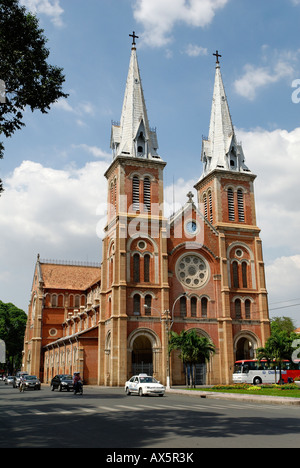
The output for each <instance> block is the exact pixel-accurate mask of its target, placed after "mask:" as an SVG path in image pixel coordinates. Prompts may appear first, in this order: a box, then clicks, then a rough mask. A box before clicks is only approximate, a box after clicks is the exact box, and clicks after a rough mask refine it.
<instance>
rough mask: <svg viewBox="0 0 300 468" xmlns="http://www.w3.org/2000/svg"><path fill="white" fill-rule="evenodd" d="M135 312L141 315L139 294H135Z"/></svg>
mask: <svg viewBox="0 0 300 468" xmlns="http://www.w3.org/2000/svg"><path fill="white" fill-rule="evenodd" d="M133 314H134V315H141V296H140V295H139V294H135V295H134V296H133Z"/></svg>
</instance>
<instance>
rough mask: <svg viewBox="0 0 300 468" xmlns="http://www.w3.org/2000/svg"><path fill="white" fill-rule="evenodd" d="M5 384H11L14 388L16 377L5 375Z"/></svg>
mask: <svg viewBox="0 0 300 468" xmlns="http://www.w3.org/2000/svg"><path fill="white" fill-rule="evenodd" d="M5 385H13V387H14V388H15V386H16V377H15V376H14V375H8V376H7V377H5Z"/></svg>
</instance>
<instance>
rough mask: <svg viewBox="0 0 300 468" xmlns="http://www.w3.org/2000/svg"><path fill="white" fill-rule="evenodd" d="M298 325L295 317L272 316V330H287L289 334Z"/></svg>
mask: <svg viewBox="0 0 300 468" xmlns="http://www.w3.org/2000/svg"><path fill="white" fill-rule="evenodd" d="M295 328H296V326H295V324H294V322H293V319H291V318H290V317H273V318H271V332H273V331H276V330H277V331H284V330H285V331H286V332H287V333H288V334H291V333H293V332H294V330H295Z"/></svg>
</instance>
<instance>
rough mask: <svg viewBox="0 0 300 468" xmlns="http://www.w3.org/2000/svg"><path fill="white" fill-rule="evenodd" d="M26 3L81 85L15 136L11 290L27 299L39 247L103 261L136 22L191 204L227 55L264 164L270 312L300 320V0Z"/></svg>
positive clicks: (170, 155)
mask: <svg viewBox="0 0 300 468" xmlns="http://www.w3.org/2000/svg"><path fill="white" fill-rule="evenodd" d="M22 3H23V4H24V5H25V6H26V7H28V8H30V9H31V10H32V11H34V12H35V13H36V14H37V16H38V17H39V19H40V25H41V27H42V28H43V29H44V30H45V35H46V36H47V38H48V39H49V42H48V47H49V48H50V51H51V53H50V58H49V61H50V62H51V63H52V64H55V65H59V66H61V67H63V68H64V73H65V75H66V83H65V88H64V89H65V91H66V92H68V93H69V94H70V96H69V98H68V99H67V100H61V101H59V102H58V103H55V104H54V105H53V106H52V109H51V111H50V112H49V114H48V115H42V114H40V113H38V112H36V113H33V114H32V113H31V111H30V110H28V111H27V112H26V128H24V129H23V130H21V131H19V132H18V133H16V134H15V135H14V136H13V137H12V138H11V139H9V140H6V141H4V144H5V148H6V151H5V159H4V160H2V161H0V174H1V178H2V179H3V180H4V185H5V192H4V194H3V195H2V197H1V199H0V232H1V234H0V235H1V245H0V262H1V271H0V299H1V300H3V301H5V302H14V303H15V304H16V305H18V306H19V307H21V308H23V309H24V310H27V306H28V302H29V298H30V288H31V282H32V276H33V268H34V264H35V260H36V256H37V254H38V253H40V254H41V257H42V258H48V259H54V258H55V259H63V260H79V261H86V260H89V261H100V260H101V239H100V238H99V237H101V226H102V225H103V202H105V199H106V183H105V179H104V177H103V173H104V171H105V169H106V167H107V166H108V164H109V161H110V158H111V153H110V148H109V143H110V131H111V120H119V119H120V115H121V108H122V102H123V96H124V90H125V83H126V77H127V72H128V65H129V57H130V49H131V39H130V38H129V36H128V35H129V33H131V32H132V31H133V30H134V31H136V34H138V35H139V36H140V39H139V40H138V46H137V47H138V59H139V65H140V70H141V75H142V82H143V88H144V93H145V98H146V104H147V109H148V115H149V119H150V125H151V126H153V127H157V134H158V142H159V153H160V156H161V157H162V158H163V159H164V160H165V161H166V162H167V167H166V169H165V198H166V201H167V202H169V203H172V196H173V195H172V194H173V189H172V184H173V180H174V183H175V186H176V190H175V193H176V202H177V203H178V204H179V205H180V204H182V203H184V202H185V200H186V193H187V192H188V191H189V190H190V189H192V187H193V185H194V183H195V182H196V181H197V180H198V179H199V177H200V176H201V173H202V166H201V162H200V155H201V143H202V135H207V134H208V130H209V119H210V109H211V101H212V92H213V83H214V72H215V69H214V67H215V59H214V57H213V56H212V54H213V53H214V52H215V51H216V49H218V50H219V52H220V53H221V54H222V58H221V60H220V61H221V70H222V75H223V80H224V84H225V88H226V93H227V97H228V101H229V106H230V110H231V114H232V119H233V123H234V125H235V127H236V132H237V135H238V139H239V140H241V141H242V143H243V148H244V153H245V156H246V162H247V165H248V166H249V167H250V169H251V170H252V171H253V172H255V173H256V174H257V176H258V178H257V181H256V186H255V189H256V201H257V217H258V225H259V226H260V227H261V229H262V233H261V236H262V239H263V243H264V244H263V245H264V257H265V263H266V271H267V283H268V290H269V295H270V309H271V312H270V313H271V316H278V315H280V316H281V315H287V316H291V317H293V318H294V319H295V322H296V324H297V326H298V327H299V326H300V314H299V313H298V310H300V309H299V306H296V305H295V304H298V303H300V293H299V292H298V290H299V279H300V249H299V242H298V237H299V225H300V211H299V182H298V178H299V172H300V123H299V115H300V103H298V100H299V99H298V98H299V97H300V81H299V83H298V82H297V80H300V40H299V23H300V0H264V1H258V0H252V1H251V2H249V1H248V0H190V1H185V0H85V1H84V2H83V1H82V0H22ZM0 78H1V77H0ZM293 86H294V87H293ZM298 89H299V93H298ZM293 93H294V94H293ZM293 101H294V102H293ZM287 306H289V307H287ZM290 306H291V307H290ZM281 307H285V308H284V309H281ZM279 308H280V309H279Z"/></svg>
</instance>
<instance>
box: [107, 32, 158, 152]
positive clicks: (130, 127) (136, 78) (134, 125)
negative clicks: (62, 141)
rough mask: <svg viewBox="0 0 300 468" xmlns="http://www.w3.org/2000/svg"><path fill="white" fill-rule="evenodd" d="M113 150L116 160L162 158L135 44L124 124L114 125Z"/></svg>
mask: <svg viewBox="0 0 300 468" xmlns="http://www.w3.org/2000/svg"><path fill="white" fill-rule="evenodd" d="M135 37H137V36H135ZM111 148H112V150H113V153H114V157H117V156H121V155H124V156H132V157H142V158H148V159H149V158H159V156H158V154H157V149H158V144H157V137H156V130H153V129H150V126H149V120H148V114H147V108H146V103H145V98H144V92H143V87H142V80H141V76H140V70H139V65H138V59H137V53H136V47H135V41H134V43H133V47H132V49H131V57H130V63H129V71H128V77H127V82H126V89H125V95H124V101H123V108H122V114H121V121H120V124H116V123H113V125H112V134H111Z"/></svg>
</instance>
